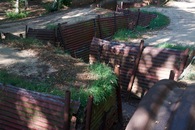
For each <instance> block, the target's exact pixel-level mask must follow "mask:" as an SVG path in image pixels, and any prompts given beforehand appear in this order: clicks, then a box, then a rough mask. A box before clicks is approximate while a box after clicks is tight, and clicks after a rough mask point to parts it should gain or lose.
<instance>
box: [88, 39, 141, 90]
mask: <svg viewBox="0 0 195 130" xmlns="http://www.w3.org/2000/svg"><path fill="white" fill-rule="evenodd" d="M138 53H139V46H135V45H128V44H120V43H116V42H109V41H106V40H102V39H99V38H95V37H94V38H93V41H92V43H91V47H90V60H89V61H90V63H94V62H97V61H100V62H104V63H106V64H109V65H110V66H112V67H113V68H114V66H115V65H119V66H120V75H119V84H120V86H121V87H122V90H123V91H124V92H126V91H127V87H128V84H129V81H130V78H131V76H132V75H133V69H134V66H135V61H136V58H137V55H138Z"/></svg>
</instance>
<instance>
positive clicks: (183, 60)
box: [176, 48, 190, 79]
mask: <svg viewBox="0 0 195 130" xmlns="http://www.w3.org/2000/svg"><path fill="white" fill-rule="evenodd" d="M189 51H190V50H189V48H187V49H186V50H185V51H184V52H183V53H182V54H181V57H182V58H181V59H182V62H181V64H180V68H179V75H181V74H182V72H183V70H184V68H185V65H186V63H187V60H188V53H189ZM179 75H177V77H176V79H178V77H179Z"/></svg>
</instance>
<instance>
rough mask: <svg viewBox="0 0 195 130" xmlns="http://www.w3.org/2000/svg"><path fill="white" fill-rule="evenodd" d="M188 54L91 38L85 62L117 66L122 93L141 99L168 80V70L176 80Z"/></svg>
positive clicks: (142, 44) (142, 43)
mask: <svg viewBox="0 0 195 130" xmlns="http://www.w3.org/2000/svg"><path fill="white" fill-rule="evenodd" d="M188 51H189V50H188V49H187V50H186V51H178V50H173V49H160V48H155V47H150V46H146V47H144V41H141V43H140V46H135V45H131V44H125V43H124V44H121V43H116V42H109V41H106V40H102V39H99V38H93V41H92V43H91V48H90V58H89V59H90V63H94V62H97V61H100V62H105V63H106V64H110V66H112V67H113V68H114V67H115V66H116V65H118V66H119V67H120V68H119V70H120V72H119V73H120V74H119V84H120V86H121V87H122V90H123V92H124V93H127V90H128V91H131V93H133V94H134V95H136V96H138V97H142V96H143V95H144V94H145V93H146V92H147V91H148V90H149V89H150V88H151V86H153V85H154V83H156V82H157V81H159V80H161V79H164V78H165V79H166V78H169V73H170V71H171V70H174V72H175V80H177V79H178V77H179V75H180V74H181V73H182V71H183V69H184V67H185V64H186V61H187V57H188ZM127 94H128V93H127Z"/></svg>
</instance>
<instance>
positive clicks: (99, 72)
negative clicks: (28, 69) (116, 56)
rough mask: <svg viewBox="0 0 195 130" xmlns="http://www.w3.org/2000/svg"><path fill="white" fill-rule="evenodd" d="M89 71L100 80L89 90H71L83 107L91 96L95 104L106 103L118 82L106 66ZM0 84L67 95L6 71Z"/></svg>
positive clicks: (88, 88) (0, 75)
mask: <svg viewBox="0 0 195 130" xmlns="http://www.w3.org/2000/svg"><path fill="white" fill-rule="evenodd" d="M89 70H90V71H91V73H93V74H94V75H96V76H97V77H98V80H95V81H93V82H92V84H91V85H89V86H88V87H87V88H82V87H81V88H80V89H77V88H71V95H72V99H74V100H79V101H80V102H81V105H82V107H84V106H86V104H87V100H88V97H89V96H90V95H93V96H94V104H99V103H100V102H102V101H105V100H106V98H107V97H108V96H110V95H111V93H112V92H113V89H114V84H116V82H117V81H116V76H115V75H114V74H113V72H112V70H111V68H109V67H108V66H106V65H103V64H100V63H97V64H93V65H91V66H90V67H89ZM0 82H1V83H4V84H11V85H14V86H17V87H22V88H25V89H28V90H32V91H37V92H42V93H48V94H52V95H58V96H64V93H65V92H63V91H62V90H59V89H57V88H56V87H52V86H51V85H50V84H49V83H48V82H44V81H43V82H38V83H37V82H36V81H33V82H32V81H27V80H25V79H24V78H22V77H20V76H18V75H14V74H9V73H8V72H7V71H5V70H0Z"/></svg>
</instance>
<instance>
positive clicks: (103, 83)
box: [72, 63, 117, 106]
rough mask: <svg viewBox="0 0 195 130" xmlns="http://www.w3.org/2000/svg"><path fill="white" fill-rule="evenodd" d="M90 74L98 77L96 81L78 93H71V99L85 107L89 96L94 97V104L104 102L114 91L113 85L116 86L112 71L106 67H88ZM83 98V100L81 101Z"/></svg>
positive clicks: (95, 65) (97, 64)
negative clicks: (78, 101)
mask: <svg viewBox="0 0 195 130" xmlns="http://www.w3.org/2000/svg"><path fill="white" fill-rule="evenodd" d="M89 70H90V72H92V73H93V74H95V75H96V76H97V77H98V80H95V81H93V83H92V84H91V85H90V86H88V87H87V89H86V88H83V89H81V90H79V91H77V92H76V91H75V89H74V90H72V91H74V92H73V93H72V97H73V99H76V100H80V101H81V103H82V104H83V105H84V106H85V105H86V103H87V98H88V97H89V95H93V96H94V104H99V103H100V102H102V101H105V100H106V99H107V97H108V96H110V95H111V93H112V92H113V89H114V86H113V85H114V84H116V79H117V78H116V76H115V74H114V73H113V71H112V69H111V68H110V67H108V66H107V65H104V64H100V63H96V64H93V65H90V66H89ZM82 97H83V99H84V100H83V99H82Z"/></svg>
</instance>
